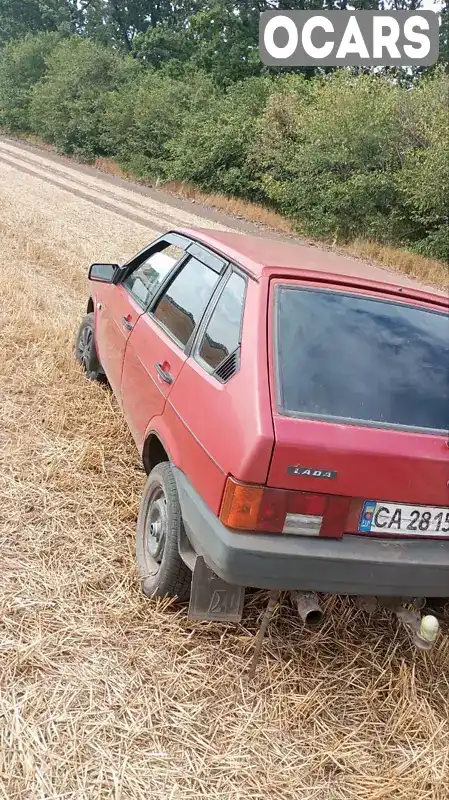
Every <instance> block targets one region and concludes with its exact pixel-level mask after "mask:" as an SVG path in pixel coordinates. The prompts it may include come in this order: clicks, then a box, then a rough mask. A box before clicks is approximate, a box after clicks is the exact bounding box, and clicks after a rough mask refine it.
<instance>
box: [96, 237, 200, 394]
mask: <svg viewBox="0 0 449 800" xmlns="http://www.w3.org/2000/svg"><path fill="white" fill-rule="evenodd" d="M171 238H172V237H167V238H162V239H159V240H157V242H154V243H153V244H152V245H151V246H150V247H148V248H146V249H145V250H143V251H142V252H141V253H139V254H138V255H137V256H136V257H135V258H134V259H133V260H132V261H130V262H129V264H128V265H125V267H124V269H123V279H122V280H121V281H120V283H118V284H117V285H115V286H108V287H107V289H108V291H107V292H104V293H103V295H102V297H101V300H100V302H98V303H97V313H96V320H95V336H96V346H97V352H98V355H99V359H100V362H101V365H102V367H103V369H104V371H105V373H106V375H107V378H108V381H109V383H110V384H111V387H112V390H113V391H114V393H115V395H116V396H117V398H118V400H119V401H120V402H121V380H122V369H123V359H124V354H125V349H126V344H127V341H128V338H129V336H130V334H131V331H132V330H133V328H134V326H135V325H136V323H137V321H138V319H139V318H140V317H141V315H142V314H143V313H144V311H145V309H146V308H147V306H148V303H149V302H150V300H151V298H152V297H153V296H154V295H155V293H156V292H157V290H158V288H159V286H160V285H161V283H162V282H163V281H164V279H165V278H166V276H167V275H168V274H169V272H170V270H172V269H173V267H174V265H175V264H176V263H177V262H178V261H179V260H180V259H182V258H183V257H184V255H185V250H184V249H183V248H182V247H180V246H178V245H175V244H173V243H172V241H171ZM180 243H181V242H180Z"/></svg>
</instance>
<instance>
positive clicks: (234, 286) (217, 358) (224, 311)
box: [198, 272, 246, 371]
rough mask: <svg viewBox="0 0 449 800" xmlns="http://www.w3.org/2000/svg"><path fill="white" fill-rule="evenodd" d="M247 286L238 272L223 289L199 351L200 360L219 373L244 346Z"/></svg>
mask: <svg viewBox="0 0 449 800" xmlns="http://www.w3.org/2000/svg"><path fill="white" fill-rule="evenodd" d="M245 288H246V283H245V280H244V278H242V276H241V275H238V274H237V273H236V272H234V273H233V274H232V275H231V277H230V278H229V280H228V282H227V284H226V286H225V288H224V289H223V291H222V293H221V295H220V299H219V300H218V303H217V305H216V306H215V309H214V311H213V313H212V316H211V318H210V320H209V322H208V325H207V328H206V330H205V332H204V336H203V339H202V341H201V342H200V345H199V348H198V356H199V357H200V359H201V360H202V361H204V362H205V363H206V364H207V366H208V367H210V368H211V369H212V370H213V371H215V370H216V369H217V368H218V367H219V366H220V364H221V363H222V362H223V361H224V360H225V359H226V358H227V357H228V356H230V355H231V353H234V352H235V351H236V350H237V348H238V346H239V344H240V329H241V322H242V313H243V306H244V301H245Z"/></svg>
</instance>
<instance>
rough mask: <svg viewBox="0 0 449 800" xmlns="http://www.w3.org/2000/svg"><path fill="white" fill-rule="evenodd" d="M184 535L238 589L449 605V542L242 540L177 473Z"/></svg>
mask: <svg viewBox="0 0 449 800" xmlns="http://www.w3.org/2000/svg"><path fill="white" fill-rule="evenodd" d="M173 471H174V474H175V477H176V482H177V486H178V492H179V499H180V503H181V509H182V516H183V520H184V527H185V530H186V533H187V536H188V538H189V541H190V543H191V545H192V547H193V549H194V550H195V552H196V553H197V554H198V555H202V556H203V558H204V560H205V561H206V563H207V564H208V566H209V567H210V568H211V569H213V570H214V572H215V573H216V574H217V575H219V577H220V578H222V579H223V580H225V581H227V582H228V583H231V584H236V585H239V586H251V587H255V588H261V589H301V590H306V591H316V592H326V593H329V594H355V595H384V596H385V595H388V596H397V597H399V596H404V597H449V541H448V540H446V541H438V540H427V541H426V540H418V539H407V540H405V539H403V540H401V541H398V540H394V541H393V540H386V539H378V538H374V537H364V536H352V535H347V536H344V537H343V538H342V539H336V540H333V539H318V538H316V539H315V538H307V537H304V538H303V537H295V536H291V535H289V536H285V535H281V534H254V533H234V532H233V531H230V530H229V529H228V528H226V527H225V526H224V525H222V523H221V522H220V520H219V519H217V517H216V516H215V514H213V513H212V512H211V511H210V509H209V508H208V507H207V506H206V504H205V503H204V502H203V500H202V499H201V497H200V496H199V495H198V493H197V492H196V491H195V490H194V489H193V488H192V486H191V484H190V482H189V481H188V480H187V478H186V476H185V475H184V473H182V472H180V470H178V469H176V468H174V470H173Z"/></svg>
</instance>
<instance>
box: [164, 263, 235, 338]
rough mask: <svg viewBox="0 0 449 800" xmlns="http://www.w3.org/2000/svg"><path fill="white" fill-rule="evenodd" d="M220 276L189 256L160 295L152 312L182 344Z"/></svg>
mask: <svg viewBox="0 0 449 800" xmlns="http://www.w3.org/2000/svg"><path fill="white" fill-rule="evenodd" d="M219 280H220V275H218V273H217V272H214V270H212V269H210V267H206V265H205V264H203V263H202V262H201V261H197V259H196V258H190V259H189V260H188V261H187V263H186V264H185V265H184V267H182V269H181V271H180V272H179V273H178V275H177V276H176V278H175V279H174V280H173V282H172V283H171V284H170V286H169V287H168V289H167V291H166V292H165V293H164V294H163V295H162V297H161V299H160V300H159V302H158V304H157V306H156V308H155V310H154V312H153V314H154V317H155V318H156V319H157V320H159V322H161V323H162V324H163V325H164V327H165V328H167V330H169V331H170V333H171V334H172V335H173V336H174V337H175V338H176V339H177V340H178V342H179V343H180V344H181V345H182V346H183V347H184V346H185V345H186V344H187V342H188V341H189V339H190V337H191V335H192V333H193V331H194V330H195V327H196V326H197V325H198V322H199V321H200V319H201V317H202V315H203V312H204V310H205V308H206V306H207V304H208V302H209V300H210V298H211V296H212V292H213V290H214V288H215V286H216V284H217V282H218V281H219Z"/></svg>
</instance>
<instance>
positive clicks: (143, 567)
mask: <svg viewBox="0 0 449 800" xmlns="http://www.w3.org/2000/svg"><path fill="white" fill-rule="evenodd" d="M181 532H182V516H181V508H180V505H179V499H178V490H177V488H176V482H175V479H174V477H173V472H172V471H171V468H170V464H168V463H167V462H163V463H161V464H157V465H156V466H155V467H154V469H153V470H152V471H151V473H150V474H149V476H148V479H147V482H146V486H145V489H144V492H143V495H142V500H141V503H140V510H139V516H138V518H137V532H136V559H137V568H138V571H139V574H140V577H141V579H142V589H143V592H144V594H146V595H147V596H148V597H177V598H178V600H181V601H184V600H188V599H189V596H190V585H191V582H192V573H191V571H190V569H189V568H188V567H187V566H186V565H185V564H184V562H183V560H182V558H181V556H180V555H179V549H178V542H179V538H180V534H181Z"/></svg>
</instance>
